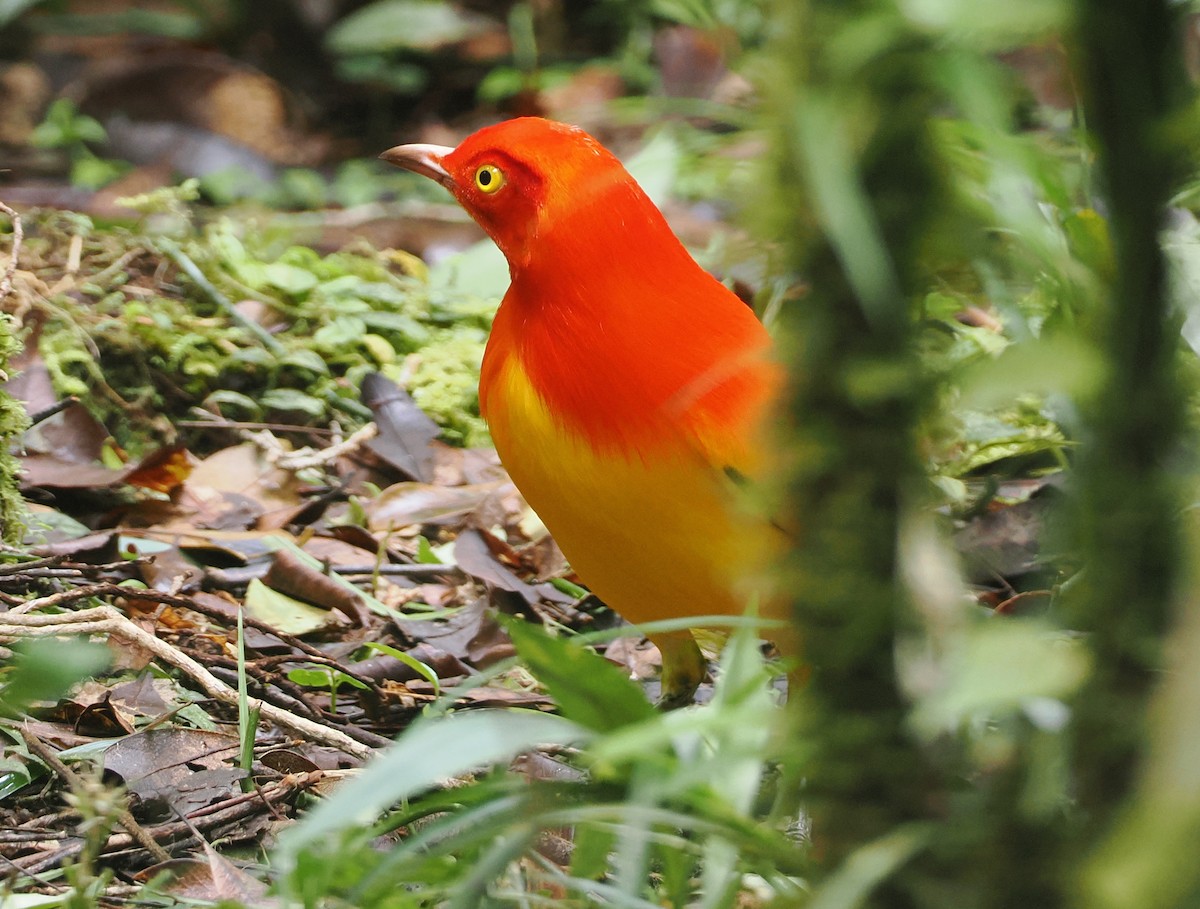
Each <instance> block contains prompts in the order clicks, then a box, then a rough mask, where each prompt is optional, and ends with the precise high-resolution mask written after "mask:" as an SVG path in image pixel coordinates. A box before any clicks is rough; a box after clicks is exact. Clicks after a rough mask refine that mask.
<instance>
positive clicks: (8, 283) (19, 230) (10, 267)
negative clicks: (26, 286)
mask: <svg viewBox="0 0 1200 909" xmlns="http://www.w3.org/2000/svg"><path fill="white" fill-rule="evenodd" d="M0 211H2V212H4V214H6V215H8V216H9V218H11V219H12V226H13V239H12V254H11V255H10V256H9V259H8V264H7V265H6V266H4V278H3V279H2V280H0V300H3V299H4V298H5V297H7V296H8V295H9V294H10V293H12V282H13V275H15V274H16V273H17V262H18V261H19V260H20V257H21V241H23V240H24V239H25V228H24V227H22V226H21V216H20V215H18V214H17V212H16V210H15V209H13V208H10V207H9V206H7V205H5V204H4V203H3V202H0Z"/></svg>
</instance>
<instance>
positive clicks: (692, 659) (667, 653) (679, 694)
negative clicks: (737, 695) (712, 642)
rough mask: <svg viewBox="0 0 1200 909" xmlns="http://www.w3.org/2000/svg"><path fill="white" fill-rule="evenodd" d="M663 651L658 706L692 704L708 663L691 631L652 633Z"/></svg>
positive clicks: (654, 640)
mask: <svg viewBox="0 0 1200 909" xmlns="http://www.w3.org/2000/svg"><path fill="white" fill-rule="evenodd" d="M650 641H651V643H653V644H654V646H655V647H657V648H658V652H659V653H661V654H662V694H661V695H659V698H658V706H659V707H660V708H662V709H663V710H674V709H675V708H677V707H686V706H687V705H688V704H690V703H692V696H693V695H695V693H696V689H697V688H699V687H700V683H701V682H702V681H703V680H704V673H705V672H706V671H707V670H708V665H707V664H706V663H705V661H704V655H703V654H702V653H700V648H699V647H697V646H696V639H695V638H694V637H692V633H691V632H690V631H686V630H684V631H668V632H665V633H663V634H655V635H651V636H650Z"/></svg>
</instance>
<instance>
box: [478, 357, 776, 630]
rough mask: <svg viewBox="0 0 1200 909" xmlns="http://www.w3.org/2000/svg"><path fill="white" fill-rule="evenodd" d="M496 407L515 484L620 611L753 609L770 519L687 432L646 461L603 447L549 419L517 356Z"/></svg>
mask: <svg viewBox="0 0 1200 909" xmlns="http://www.w3.org/2000/svg"><path fill="white" fill-rule="evenodd" d="M488 411H489V412H488V417H489V425H490V428H491V433H492V438H493V440H494V441H495V443H496V450H497V451H498V452H499V454H500V459H501V461H502V462H503V463H504V466H505V467H506V468H507V470H508V472H509V474H510V476H511V477H512V479H513V482H514V483H516V485H517V488H518V489H520V490H521V493H522V494H523V495H524V496H525V499H526V501H527V502H528V503H529V504H530V506H531V507H532V508H533V509H534V510H535V511H536V512H537V513H538V515H539V516H540V517H541V519H542V520H543V521H544V522H545V524H546V527H547V528H549V530H550V532H551V534H552V535H553V536H554V539H555V540H556V541H557V543H558V545H559V546H560V547H561V548H562V550H563V553H564V554H565V555H566V557H567V559H568V560H569V561H570V562H571V565H572V567H573V568H574V569H575V571H576V572H578V574H579V576H580V578H581V579H582V580H583V581H584V583H586V584H587V585H588V586H589V587H590V588H591V589H592V590H593V591H594V592H595V593H596V594H597V595H598V596H599V597H600V598H601V599H603V600H604V601H605V602H606V603H608V605H610V606H611V607H612V608H613V609H615V610H616V611H617V612H619V613H620V614H621V615H622V616H623V617H624V618H626V619H627V620H629V621H631V622H647V621H653V620H656V619H666V618H676V617H682V616H701V615H712V614H720V615H735V614H740V613H742V612H743V611H744V610H745V608H746V606H747V605H748V604H749V602H750V599H751V596H752V593H751V583H752V582H751V581H750V580H748V577H752V576H754V575H757V574H758V572H757V571H756V569H757V567H758V566H759V565H760V563H761V561H762V560H763V559H765V558H767V557H768V555H769V550H770V549H771V545H770V544H771V539H770V537H771V535H772V531H771V528H770V527H769V525H767V524H766V523H765V522H763V521H761V520H759V519H757V518H754V517H752V516H751V515H749V514H746V513H743V512H741V511H740V510H739V509H738V507H737V503H736V496H734V495H733V494H732V490H731V489H730V484H729V481H728V478H727V477H725V476H723V475H722V473H721V472H720V471H719V470H716V469H714V468H713V467H712V465H710V464H707V463H705V462H704V461H703V460H702V459H701V458H700V457H699V456H698V455H697V454H696V452H694V451H693V450H692V449H690V448H689V446H688V445H687V443H686V441H685V440H683V439H679V440H678V444H676V445H667V446H666V447H665V448H663V449H661V450H657V451H655V452H654V453H653V455H648V456H647V457H646V458H645V459H643V458H642V457H641V456H640V455H639V454H638V453H631V454H629V455H626V456H613V455H608V454H604V455H598V454H597V453H596V452H595V451H594V450H593V449H592V448H591V447H590V446H589V445H588V444H586V443H585V442H584V441H583V440H582V439H581V438H579V437H577V436H575V435H573V434H571V433H570V432H569V431H567V430H565V429H564V428H563V427H561V426H560V425H559V424H558V423H557V422H556V421H555V420H554V419H553V418H552V417H551V416H550V414H549V412H548V411H547V409H546V406H545V403H544V402H543V401H542V399H541V398H540V396H539V395H538V394H537V392H536V390H535V389H534V388H533V387H532V385H531V384H530V382H529V380H528V378H527V377H526V376H525V374H524V373H523V371H522V370H521V369H520V368H519V366H518V364H517V363H516V361H515V360H509V362H508V363H507V364H505V366H504V367H503V369H502V370H501V372H500V374H499V375H498V376H497V380H496V382H495V384H494V385H492V387H491V388H490V389H489V408H488ZM670 430H671V427H670V426H664V436H669V435H670Z"/></svg>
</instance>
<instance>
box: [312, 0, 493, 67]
mask: <svg viewBox="0 0 1200 909" xmlns="http://www.w3.org/2000/svg"><path fill="white" fill-rule="evenodd" d="M495 27H496V23H495V22H494V20H492V19H491V18H490V17H488V16H482V15H479V14H478V13H472V12H469V11H467V10H463V9H459V8H457V7H454V6H451V5H449V4H446V3H429V2H424V0H380V2H376V3H371V4H368V5H367V6H365V7H363V8H362V9H360V10H358V11H357V12H355V13H351V14H350V15H349V16H346V17H345V18H344V19H342V20H341V21H340V22H338V24H337V25H335V26H334V27H333V28H332V29H330V31H329V34H328V36H327V37H326V43H327V44H328V45H329V48H330V50H332V51H333V52H334V53H337V54H363V53H374V52H379V51H390V50H396V49H400V48H404V49H408V50H418V51H432V50H437V49H438V48H441V47H444V46H445V45H447V44H456V43H458V42H460V41H465V40H467V39H468V38H473V37H476V36H477V35H481V34H483V33H484V32H487V31H489V30H491V29H494V28H495Z"/></svg>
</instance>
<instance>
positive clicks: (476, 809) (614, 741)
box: [274, 622, 801, 909]
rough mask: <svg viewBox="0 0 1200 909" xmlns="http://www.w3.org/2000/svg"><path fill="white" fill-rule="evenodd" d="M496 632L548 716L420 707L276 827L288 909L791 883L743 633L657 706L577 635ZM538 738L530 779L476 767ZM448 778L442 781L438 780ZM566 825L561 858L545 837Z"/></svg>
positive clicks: (779, 890)
mask: <svg viewBox="0 0 1200 909" xmlns="http://www.w3.org/2000/svg"><path fill="white" fill-rule="evenodd" d="M510 630H511V631H512V632H513V640H514V643H515V644H516V646H517V650H518V652H519V654H520V657H521V659H522V662H523V664H524V665H526V666H527V667H528V668H529V670H530V671H531V672H532V673H533V674H534V675H535V676H536V677H537V678H538V679H539V680H541V681H542V682H543V683H544V684H545V685H546V686H547V688H548V689H549V690H550V691H551V692H553V693H554V694H555V695H556V697H557V698H558V699H559V706H560V711H561V716H559V717H555V716H549V715H544V714H538V713H532V712H528V711H514V710H509V711H503V712H500V711H488V710H483V711H470V712H466V713H462V714H458V715H452V716H444V715H442V710H441V709H440V708H439V709H435V710H432V711H431V712H430V713H429V714H428V715H427V716H426V717H425V718H423V719H422V720H420V721H418V722H417V723H415V724H414V725H413V726H412V727H411V728H410V729H409V730H408V731H407V732H406V733H405V735H404V736H403V737H402V738H401V739H400V740H399V741H398V742H397V743H396V744H395V745H394V746H392V747H391V748H390V749H389V750H388V751H386V752H384V753H383V754H382V755H381V756H380V758H379V759H378V761H376V762H374V763H372V764H371V766H370V767H369V768H367V769H366V770H365V771H364V773H363V774H362V775H361V776H360V777H358V778H357V779H356V780H354V782H353V783H351V784H349V785H347V786H344V787H342V788H341V789H340V790H339V791H338V792H337V793H336V794H335V795H334V796H333V797H332V798H330V799H327V800H326V801H324V802H322V803H321V805H319V806H318V807H317V808H315V809H314V810H313V811H312V812H311V813H310V814H309V815H308V817H307V818H306V819H305V820H304V822H303V823H301V824H300V825H298V826H297V827H295V828H293V829H292V830H289V831H288V832H287V834H286V835H285V836H284V838H283V839H282V841H281V843H280V848H279V850H278V851H277V852H276V854H275V857H274V859H275V863H276V865H277V868H278V870H279V871H280V873H281V875H282V876H281V878H280V880H279V889H280V890H281V891H282V893H283V894H285V895H286V896H287V897H289V898H290V899H291V901H292V902H293V904H294V905H303V906H306V907H315V906H328V907H338V906H346V907H349V906H354V907H358V909H384V907H389V909H391V907H397V909H399V907H421V906H453V907H474V906H481V905H496V906H500V905H522V904H525V903H526V902H527V901H530V900H532V901H536V902H538V903H541V902H544V901H550V902H555V903H560V902H561V903H565V904H582V905H591V904H596V903H604V904H606V905H627V906H650V905H653V906H674V907H683V906H691V905H711V906H724V905H733V904H734V901H735V900H755V901H757V900H763V899H766V898H768V897H777V898H779V899H781V900H784V901H786V903H787V904H790V903H791V901H793V900H795V899H796V898H797V897H798V896H799V894H800V887H799V884H798V882H797V880H796V879H795V875H796V874H797V873H798V871H799V870H800V867H801V856H800V853H799V852H798V851H797V850H796V848H795V845H794V843H793V842H791V841H790V840H789V839H788V838H787V837H786V836H785V835H784V834H783V832H782V831H781V830H772V829H771V828H770V827H765V826H761V825H759V824H757V823H756V822H755V820H754V817H755V815H756V814H757V813H759V812H761V811H762V810H764V808H763V805H762V804H760V802H759V800H760V798H762V795H761V793H760V787H761V786H762V784H763V782H764V780H769V779H770V778H771V776H772V772H771V770H770V765H769V761H770V759H771V758H772V757H773V756H777V755H776V752H775V749H776V748H777V747H778V745H779V744H780V742H779V740H778V739H777V737H776V736H775V735H773V734H772V726H773V724H772V717H773V714H774V713H775V710H776V708H775V706H774V705H773V703H772V701H773V698H772V697H771V696H770V694H769V693H768V691H767V690H766V687H765V685H764V682H765V681H766V674H765V673H764V667H763V663H762V658H761V656H760V655H759V654H758V646H757V641H756V639H755V635H754V634H753V633H749V632H745V631H744V632H743V633H741V634H738V635H736V636H735V638H734V640H733V642H732V643H731V644H730V645H729V646H728V647H727V648H726V651H725V654H724V657H723V659H722V673H721V678H720V681H719V683H718V686H717V688H716V691H715V692H714V696H713V700H712V702H711V703H710V704H708V705H705V706H704V707H700V708H696V709H695V710H690V711H686V712H674V713H665V714H662V713H658V712H656V711H655V710H653V709H652V708H651V707H650V706H649V705H648V704H647V702H646V700H645V697H644V695H643V693H642V691H641V689H640V688H639V687H638V686H637V685H635V684H634V683H632V682H630V681H629V680H628V679H625V678H623V677H622V674H621V672H620V671H619V670H617V669H616V668H615V667H614V666H612V665H611V664H609V663H607V662H606V661H605V660H603V659H602V658H600V657H598V656H597V655H595V654H594V653H591V652H590V651H588V650H587V649H585V648H584V647H582V646H580V645H579V644H578V643H576V642H574V641H567V640H562V639H557V638H551V637H548V636H546V634H545V633H544V632H540V631H537V630H534V629H532V628H531V627H529V626H525V625H524V624H523V623H519V622H513V623H511V625H510ZM535 744H537V745H541V746H543V747H545V746H547V745H549V744H553V745H556V746H558V749H557V754H556V756H555V757H554V758H548V757H531V758H528V760H529V761H532V762H534V763H532V764H530V765H529V766H528V767H527V776H526V778H521V777H518V776H514V775H512V774H506V773H502V772H495V771H493V772H480V771H479V770H478V768H480V767H481V766H485V765H487V764H490V763H499V764H501V765H503V764H504V763H506V762H508V761H510V760H512V759H513V758H515V757H516V756H517V755H518V754H520V753H521V752H524V751H526V750H528V749H530V748H531V747H533V746H534V745H535ZM447 776H453V777H455V778H456V784H455V785H453V786H451V787H448V788H447V787H445V786H444V785H442V783H441V781H442V780H444V779H445V778H446V777H447ZM396 805H400V807H398V808H397V807H394V806H396ZM377 815H382V817H381V818H380V820H379V821H378V822H377V823H376V824H375V825H374V826H373V827H367V828H363V827H362V826H361V825H360V822H359V820H360V819H361V818H364V817H374V816H377ZM781 826H782V825H781ZM567 831H570V832H571V834H570V835H571V838H572V840H573V848H572V849H571V850H570V855H569V858H564V857H563V856H561V855H560V854H559V853H560V852H561V848H560V847H558V846H557V845H556V844H557V843H559V842H561V843H563V844H564V845H565V843H566V840H565V839H564V838H563V837H564V835H565V834H566V832H567ZM385 833H390V835H392V836H393V837H398V838H397V840H396V841H395V842H394V843H393V845H392V846H391V848H390V849H388V850H387V851H386V852H380V851H378V850H375V849H373V848H371V847H370V845H369V843H370V840H371V839H372V838H373V837H378V836H380V835H383V834H385ZM574 901H581V902H580V903H575V902H574Z"/></svg>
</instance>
